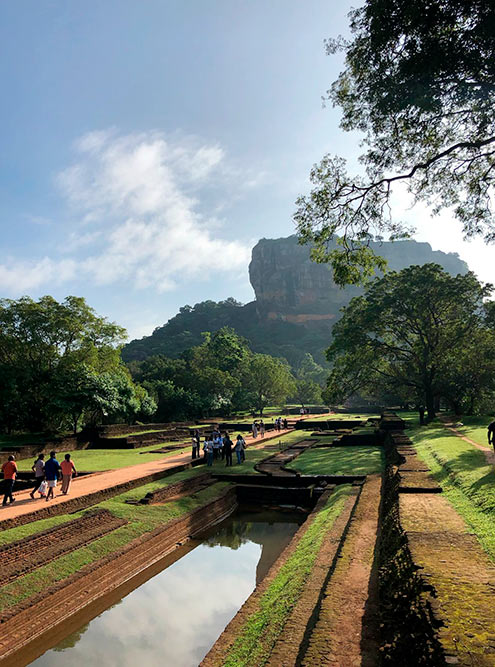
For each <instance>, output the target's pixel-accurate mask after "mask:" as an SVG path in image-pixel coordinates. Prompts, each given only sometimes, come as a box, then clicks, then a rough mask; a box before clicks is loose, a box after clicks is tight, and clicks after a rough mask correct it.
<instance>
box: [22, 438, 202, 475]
mask: <svg viewBox="0 0 495 667" xmlns="http://www.w3.org/2000/svg"><path fill="white" fill-rule="evenodd" d="M166 444H171V443H166V442H163V443H160V444H155V445H147V446H146V447H139V448H137V449H78V450H75V451H70V452H67V453H68V454H70V455H71V458H72V460H73V461H74V465H75V466H76V468H77V469H78V470H81V471H85V472H96V471H101V470H113V469H116V468H127V467H128V466H133V465H137V464H138V463H146V462H149V461H158V460H159V459H162V458H166V457H167V456H173V455H174V454H180V453H181V452H183V451H188V450H189V449H190V446H189V442H185V443H184V444H183V447H181V448H180V449H175V450H173V451H171V452H166V453H164V454H143V455H141V453H142V452H150V451H151V450H153V449H160V447H163V446H164V445H166ZM175 444H179V443H175ZM65 453H66V452H64V451H62V450H61V451H57V458H58V460H59V461H61V460H62V459H63V457H64V454H65ZM34 458H35V457H33V458H30V459H24V460H22V461H19V462H18V467H19V470H31V466H32V465H33V461H34Z"/></svg>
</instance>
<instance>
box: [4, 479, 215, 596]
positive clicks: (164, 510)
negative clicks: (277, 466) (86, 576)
mask: <svg viewBox="0 0 495 667" xmlns="http://www.w3.org/2000/svg"><path fill="white" fill-rule="evenodd" d="M199 472H200V471H199V470H187V471H184V472H182V473H178V474H176V475H173V476H171V477H167V478H165V479H163V480H158V481H157V482H152V483H151V484H147V485H145V486H142V487H139V488H137V489H133V490H132V491H128V492H126V493H123V494H121V495H120V496H116V497H115V498H111V499H110V500H106V501H104V502H102V503H99V504H98V505H96V506H95V507H94V508H93V509H96V508H104V509H108V510H109V511H110V512H111V513H112V514H114V515H115V516H118V517H120V518H123V519H126V520H127V521H128V523H127V524H126V525H125V526H121V527H120V528H117V529H116V530H114V531H113V532H111V533H109V534H108V535H105V536H103V537H101V538H99V539H97V540H95V541H94V542H91V543H90V544H88V545H86V546H84V547H82V548H80V549H76V550H75V551H72V552H71V553H69V554H66V555H64V556H61V557H60V558H57V559H55V560H53V561H52V562H50V563H47V564H46V565H44V566H43V567H41V568H38V569H36V570H35V571H34V572H31V573H30V574H26V575H24V576H22V577H19V578H18V579H16V580H15V581H13V582H11V583H10V584H7V585H6V586H2V587H1V588H0V609H7V608H9V607H11V606H13V605H15V604H17V603H19V602H21V601H22V600H25V599H26V598H29V597H31V596H33V595H35V594H36V593H39V592H41V591H43V590H44V589H45V588H47V587H49V586H51V585H53V584H54V583H56V582H57V581H61V580H62V579H65V578H67V577H70V576H71V575H73V574H74V573H76V572H77V571H78V570H79V569H80V568H81V567H83V566H85V565H88V564H90V563H94V562H96V561H97V560H99V559H100V558H103V557H104V556H107V555H108V554H111V553H113V552H115V551H118V550H119V549H121V548H122V547H124V546H125V545H126V544H128V543H129V542H131V541H132V540H133V539H135V538H137V537H140V536H141V535H143V534H145V533H147V532H150V531H152V530H154V529H155V528H157V527H158V526H160V525H162V524H164V523H167V522H169V521H171V520H173V519H176V518H178V517H180V516H182V515H184V514H186V513H187V512H190V511H191V510H193V509H195V508H196V507H198V506H199V505H201V504H203V503H205V502H207V501H209V500H213V499H214V498H215V497H217V496H218V495H219V493H220V492H221V491H223V489H225V487H226V486H227V484H226V483H217V484H214V485H212V486H210V487H207V488H206V489H203V490H202V491H199V492H197V493H195V494H193V495H191V496H185V497H183V498H179V499H177V500H173V501H170V502H168V503H166V504H164V505H128V504H126V503H125V500H131V499H132V500H138V499H139V498H142V497H143V496H144V495H145V494H146V493H147V492H148V491H153V490H156V489H157V488H161V487H163V486H166V485H168V484H172V483H174V482H177V481H180V480H181V479H184V478H187V477H190V476H193V475H196V474H198V473H199ZM81 515H82V512H78V513H76V514H73V515H70V516H69V515H63V516H58V517H53V518H51V519H45V520H42V521H37V522H35V523H31V524H27V525H26V526H20V527H19V528H12V529H11V530H7V531H4V532H2V533H1V534H0V538H1V542H2V543H5V542H10V541H13V540H16V539H19V538H21V537H25V536H27V535H32V534H35V533H37V532H39V531H41V530H45V529H46V528H50V527H52V526H54V525H58V524H62V523H66V522H67V521H70V520H73V519H77V518H79V517H80V516H81Z"/></svg>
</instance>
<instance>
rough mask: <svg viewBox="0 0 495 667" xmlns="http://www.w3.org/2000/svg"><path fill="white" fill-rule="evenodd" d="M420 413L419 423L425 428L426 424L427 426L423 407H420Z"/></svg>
mask: <svg viewBox="0 0 495 667" xmlns="http://www.w3.org/2000/svg"><path fill="white" fill-rule="evenodd" d="M418 412H419V423H420V425H421V426H424V424H425V409H424V407H423V406H422V405H420V406H419V408H418Z"/></svg>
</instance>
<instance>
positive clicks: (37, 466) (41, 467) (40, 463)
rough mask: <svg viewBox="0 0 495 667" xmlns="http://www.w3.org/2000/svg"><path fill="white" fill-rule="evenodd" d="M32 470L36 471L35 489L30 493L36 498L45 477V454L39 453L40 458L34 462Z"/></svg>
mask: <svg viewBox="0 0 495 667" xmlns="http://www.w3.org/2000/svg"><path fill="white" fill-rule="evenodd" d="M31 470H32V471H33V472H34V481H35V483H34V489H33V490H32V491H31V493H30V494H29V495H30V496H31V498H32V499H33V500H34V494H35V493H36V491H37V490H38V489H39V488H40V486H41V482H42V481H43V480H44V479H45V455H44V454H38V458H37V459H36V461H35V462H34V464H33V466H32V468H31Z"/></svg>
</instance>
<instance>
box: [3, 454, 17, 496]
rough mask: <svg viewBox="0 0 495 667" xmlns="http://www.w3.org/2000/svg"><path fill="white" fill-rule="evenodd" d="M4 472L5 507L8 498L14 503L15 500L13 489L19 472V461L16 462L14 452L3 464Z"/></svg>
mask: <svg viewBox="0 0 495 667" xmlns="http://www.w3.org/2000/svg"><path fill="white" fill-rule="evenodd" d="M2 472H3V503H2V505H3V506H4V507H5V505H6V504H7V500H8V501H10V502H11V503H13V502H14V501H15V498H14V496H13V495H12V491H13V490H14V482H15V477H16V474H17V463H16V462H15V457H14V455H13V454H10V456H9V458H8V460H7V461H5V463H4V464H3V466H2Z"/></svg>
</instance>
